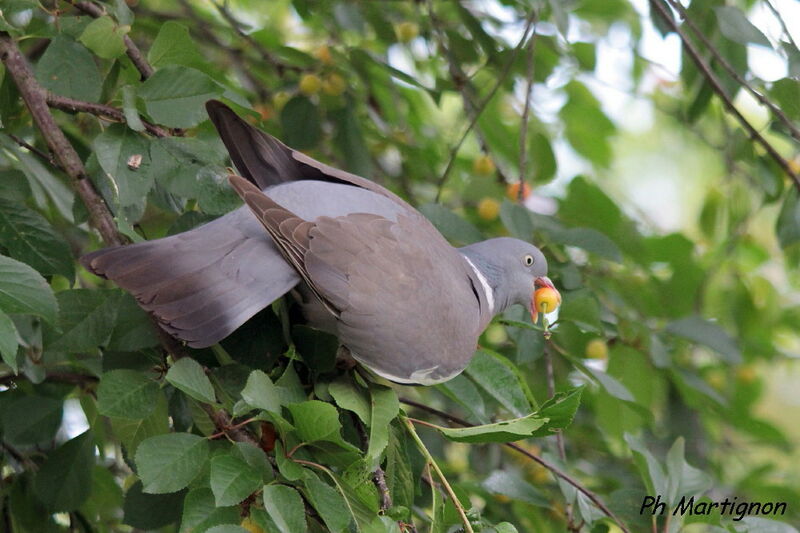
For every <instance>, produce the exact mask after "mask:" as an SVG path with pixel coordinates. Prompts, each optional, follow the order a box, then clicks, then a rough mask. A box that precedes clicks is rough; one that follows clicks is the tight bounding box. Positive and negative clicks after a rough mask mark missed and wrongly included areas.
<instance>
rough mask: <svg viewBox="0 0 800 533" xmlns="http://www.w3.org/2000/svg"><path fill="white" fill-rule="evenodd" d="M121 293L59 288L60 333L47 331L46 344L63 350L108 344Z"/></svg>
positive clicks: (75, 350) (81, 350)
mask: <svg viewBox="0 0 800 533" xmlns="http://www.w3.org/2000/svg"><path fill="white" fill-rule="evenodd" d="M120 295H121V294H120V293H119V292H118V291H112V290H89V289H74V290H67V291H61V292H59V293H58V296H57V297H56V299H57V300H58V307H59V309H61V313H60V314H59V316H58V323H57V325H58V329H59V333H52V334H49V333H48V335H47V336H46V337H45V341H46V344H47V347H48V348H49V349H51V350H58V351H64V352H91V351H94V350H96V349H97V347H98V346H107V345H108V344H109V339H110V338H111V334H112V333H113V331H114V322H115V321H116V315H117V306H116V304H117V302H118V301H119V296H120Z"/></svg>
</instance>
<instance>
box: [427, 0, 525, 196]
mask: <svg viewBox="0 0 800 533" xmlns="http://www.w3.org/2000/svg"><path fill="white" fill-rule="evenodd" d="M428 11H429V13H430V17H431V23H432V24H433V28H434V30H435V31H436V34H437V37H438V40H439V46H440V47H441V48H442V49H443V50H444V52H445V55H446V56H447V60H448V68H449V70H450V73H451V75H452V77H453V81H454V82H455V84H456V87H457V88H458V89H459V91H460V92H461V96H462V98H463V100H464V109H465V110H466V111H467V113H468V114H469V115H471V118H470V122H469V125H468V126H467V129H466V130H464V132H463V133H462V134H461V137H460V138H459V140H458V142H456V144H455V145H454V146H453V148H452V149H451V150H450V159H449V161H448V162H447V166H446V167H445V169H444V172H443V173H442V176H441V177H440V178H439V182H438V183H437V184H436V189H437V190H436V200H435V201H437V202H438V201H439V199H440V198H441V196H442V191H443V190H444V185H445V183H446V182H447V177H448V176H449V174H450V171H451V170H452V169H453V165H454V164H455V161H456V156H457V155H458V152H459V150H461V146H462V145H463V144H464V141H465V140H466V138H467V136H468V135H469V133H470V132H471V131H472V129H473V128H475V126H476V125H477V124H478V119H479V118H480V117H481V114H483V112H484V110H485V109H486V106H487V105H489V102H491V101H492V98H494V95H495V94H496V93H497V91H498V89H500V86H501V85H502V84H503V82H504V81H505V80H506V78H507V77H508V75H509V73H510V72H511V67H512V66H513V64H514V61H515V60H516V58H517V54H519V51H520V50H521V49H522V47H523V45H524V44H525V42H526V41H527V39H528V34H529V32H530V31H531V28H533V27H534V26H535V22H536V11H535V10H531V13H530V15H528V20H527V23H526V26H525V30H524V31H523V32H522V38H520V40H519V43H517V46H515V47H514V50H513V51H512V53H511V57H509V58H508V60H507V62H506V64H505V66H504V67H503V71H502V72H501V74H500V76H499V77H498V78H497V82H496V83H495V84H494V87H492V90H491V91H489V94H488V95H486V98H484V99H483V100H482V101H481V102H480V103H479V104H475V103H474V102H473V99H472V95H473V94H474V92H475V90H474V88H472V86H471V85H470V84H469V79H468V77H467V75H466V74H465V73H464V71H463V70H462V69H461V66H460V64H459V63H458V61H455V58H453V56H452V54H451V52H450V50H449V49H448V48H447V47H446V46H445V44H444V35H443V31H442V28H441V21H440V20H439V18H438V17H437V16H436V13H435V12H434V10H433V5H432V4H431V3H430V2H429V3H428ZM534 34H535V30H534ZM478 131H479V130H478ZM479 133H480V131H479ZM478 140H479V142H480V144H481V149H482V150H483V151H484V152H486V153H489V147H488V143H487V142H486V140H485V139H483V137H482V135H479V138H478ZM498 174H499V175H500V178H501V180H502V181H504V182H506V181H508V180H507V178H506V177H505V176H504V175H503V174H502V172H501V171H499V170H498Z"/></svg>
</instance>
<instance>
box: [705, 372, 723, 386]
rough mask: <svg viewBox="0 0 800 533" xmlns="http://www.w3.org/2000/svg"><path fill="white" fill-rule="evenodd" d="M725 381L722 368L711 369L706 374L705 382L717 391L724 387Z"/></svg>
mask: <svg viewBox="0 0 800 533" xmlns="http://www.w3.org/2000/svg"><path fill="white" fill-rule="evenodd" d="M726 381H727V379H726V377H725V373H724V372H723V371H722V370H712V371H710V372H709V373H708V375H707V376H706V382H707V383H708V384H709V385H711V387H712V388H714V389H716V390H719V391H721V390H722V389H724V388H725V382H726Z"/></svg>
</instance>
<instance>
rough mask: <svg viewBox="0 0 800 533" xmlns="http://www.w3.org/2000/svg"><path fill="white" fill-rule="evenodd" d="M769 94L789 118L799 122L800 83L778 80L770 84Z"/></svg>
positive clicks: (785, 79) (787, 79) (790, 80)
mask: <svg viewBox="0 0 800 533" xmlns="http://www.w3.org/2000/svg"><path fill="white" fill-rule="evenodd" d="M769 94H770V95H771V96H772V97H773V98H775V100H777V101H778V105H779V106H780V108H781V111H783V112H784V113H786V115H787V116H788V117H789V118H791V119H793V120H800V81H797V80H793V79H791V78H783V79H782V80H778V81H776V82H774V83H773V84H772V89H771V90H770V91H769Z"/></svg>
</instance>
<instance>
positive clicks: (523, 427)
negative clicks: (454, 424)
mask: <svg viewBox="0 0 800 533" xmlns="http://www.w3.org/2000/svg"><path fill="white" fill-rule="evenodd" d="M546 422H547V419H546V418H540V417H539V415H538V414H537V413H533V414H530V415H528V416H523V417H521V418H514V419H511V420H503V421H502V422H495V423H494V424H485V425H482V426H472V427H466V428H445V427H438V426H437V428H436V429H437V430H438V431H439V432H440V433H441V434H442V435H444V436H445V437H446V438H447V439H449V440H452V441H455V442H467V443H471V444H478V443H486V442H514V441H517V440H522V439H527V438H529V437H532V436H533V435H534V433H535V432H536V430H538V429H539V428H541V427H542V426H544V425H545V423H546Z"/></svg>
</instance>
